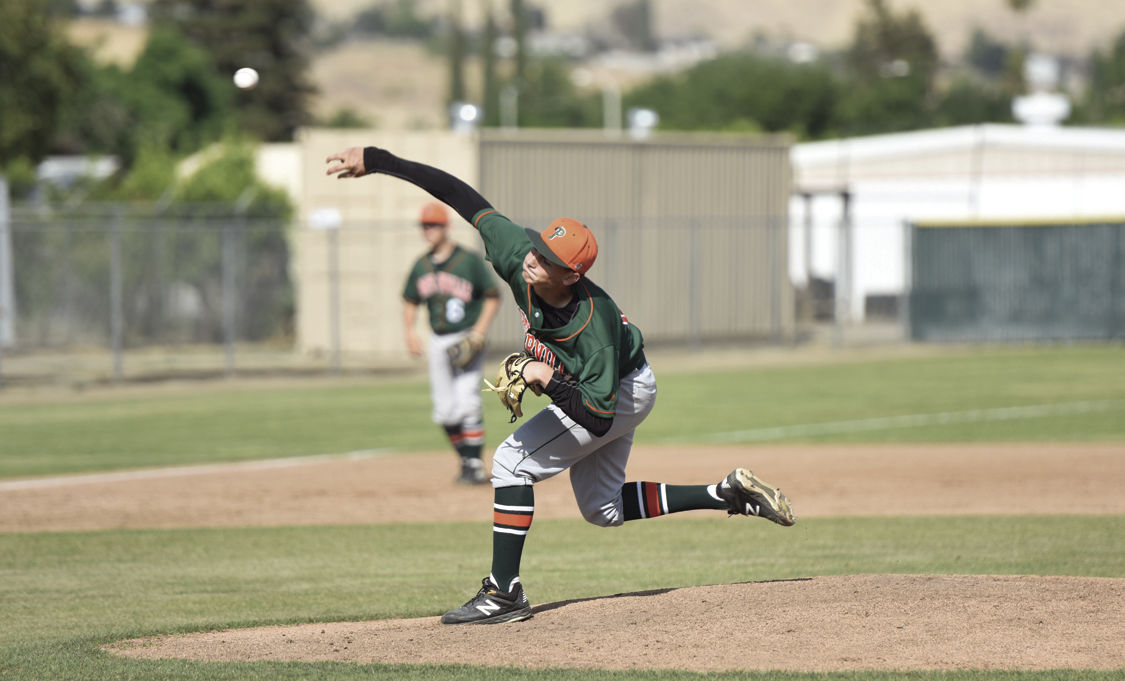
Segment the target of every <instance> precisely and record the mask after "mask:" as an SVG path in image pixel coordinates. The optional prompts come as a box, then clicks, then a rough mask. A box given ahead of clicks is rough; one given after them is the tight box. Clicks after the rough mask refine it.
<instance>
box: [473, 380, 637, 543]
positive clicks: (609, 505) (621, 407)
mask: <svg viewBox="0 0 1125 681" xmlns="http://www.w3.org/2000/svg"><path fill="white" fill-rule="evenodd" d="M655 404H656V377H655V376H654V375H653V373H652V369H651V368H649V366H648V364H645V365H644V366H643V367H641V368H640V369H637V370H636V371H634V372H633V373H631V374H629V375H628V376H625V377H624V378H622V379H621V383H620V384H619V386H618V390H617V413H616V414H615V415H614V417H613V426H612V427H611V428H610V429H609V432H608V433H606V434H605V435H603V436H601V437H595V436H594V435H592V434H591V433H590V431H588V430H586V429H585V428H583V427H582V426H580V425H578V424H577V423H575V422H574V420H573V419H571V418H570V417H569V416H567V415H566V414H564V413H563V411H562V409H559V408H558V407H557V406H555V405H554V404H551V405H549V406H548V407H547V408H545V409H543V410H542V411H540V412H539V413H538V414H536V415H535V416H533V417H531V419H529V420H528V421H527V422H526V423H524V424H523V425H522V426H520V427H519V429H517V430H516V432H514V433H512V434H511V435H509V436H508V438H507V439H506V440H504V442H503V443H501V444H500V446H499V447H498V448H497V449H496V453H495V455H493V457H492V486H493V487H513V486H515V485H532V484H534V483H536V482H539V481H540V480H546V479H547V478H550V477H552V476H555V475H558V474H559V473H561V472H563V471H564V470H566V469H568V468H569V469H570V486H571V487H572V488H573V489H574V498H575V500H576V501H577V502H578V508H579V509H581V511H582V517H584V518H585V519H586V520H587V521H589V522H591V523H593V524H595V525H602V526H606V527H610V526H615V525H620V524H621V523H623V522H625V518H624V514H623V512H622V508H621V486H622V485H623V484H625V464H627V463H628V462H629V452H630V450H631V449H632V448H633V433H634V432H635V431H636V429H637V426H639V425H640V424H641V422H642V421H644V420H645V417H647V416H648V415H649V413H650V412H651V411H652V408H653V406H655Z"/></svg>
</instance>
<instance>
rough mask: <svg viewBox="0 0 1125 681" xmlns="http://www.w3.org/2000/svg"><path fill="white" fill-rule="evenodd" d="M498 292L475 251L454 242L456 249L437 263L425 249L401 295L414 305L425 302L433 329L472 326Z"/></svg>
mask: <svg viewBox="0 0 1125 681" xmlns="http://www.w3.org/2000/svg"><path fill="white" fill-rule="evenodd" d="M497 295H499V290H498V289H497V288H496V283H495V281H494V280H493V278H492V273H491V272H489V271H488V265H486V264H485V263H484V260H482V259H481V257H480V256H479V255H477V254H476V253H472V252H470V251H466V250H465V249H463V248H461V247H460V246H455V247H454V249H453V253H452V254H451V255H450V256H449V257H448V258H446V259H445V260H444V261H442V262H440V263H437V264H435V263H434V261H433V258H432V257H431V254H429V253H426V254H425V255H423V256H422V257H420V258H418V260H416V261H415V262H414V267H412V268H411V270H410V274H408V275H407V277H406V286H405V287H403V290H402V297H403V299H405V300H406V301H408V302H411V303H414V304H415V305H418V304H421V303H425V304H426V309H427V310H428V311H429V313H430V328H432V329H433V330H434V333H453V332H454V331H464V330H465V329H468V328H471V327H472V326H473V324H476V323H477V319H479V318H480V312H481V308H482V307H484V299H485V298H488V297H495V296H497Z"/></svg>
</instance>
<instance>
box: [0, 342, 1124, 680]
mask: <svg viewBox="0 0 1125 681" xmlns="http://www.w3.org/2000/svg"><path fill="white" fill-rule="evenodd" d="M657 372H658V376H659V377H660V389H661V395H660V399H659V404H658V406H657V409H656V411H655V412H654V414H653V416H652V417H650V419H649V422H648V423H647V424H646V426H645V427H644V428H643V430H642V432H641V433H639V437H638V442H641V443H659V442H677V441H682V442H700V443H703V442H708V441H713V440H714V439H715V437H716V433H719V434H725V435H724V437H725V438H726V439H725V440H724V441H760V440H770V441H776V440H785V441H818V442H841V441H849V442H864V441H866V442H893V441H911V442H939V441H940V442H975V441H1010V442H1021V441H1059V442H1070V441H1102V442H1113V443H1123V444H1125V348H1121V347H1113V346H1109V347H1106V346H1103V347H1057V348H1018V349H995V350H987V351H984V350H982V351H980V352H974V353H966V352H963V351H957V352H952V351H951V352H949V353H941V352H937V353H934V355H933V356H928V357H925V358H918V359H898V360H893V361H868V362H854V361H852V362H841V363H832V362H828V363H821V364H818V365H816V366H812V365H804V366H802V365H794V366H789V367H773V368H747V367H731V368H728V369H726V370H723V371H712V372H707V373H698V372H685V371H678V370H676V367H668V368H667V369H666V370H665V369H662V368H661V367H660V366H657ZM426 390H427V389H426V386H425V384H424V383H423V382H421V381H388V382H371V383H370V384H364V385H355V384H348V385H346V386H341V387H332V386H325V385H323V384H321V383H317V384H312V385H310V386H307V387H302V386H301V385H296V386H292V387H289V388H287V389H285V390H279V389H276V388H271V389H250V388H240V387H238V386H237V385H230V384H227V383H215V384H214V385H211V386H201V387H198V388H196V389H192V390H190V391H181V392H169V393H166V394H165V393H161V392H154V393H152V394H147V395H144V396H143V397H139V396H133V397H128V398H125V397H122V398H115V397H114V396H113V395H112V394H102V395H91V396H88V397H81V398H71V397H67V398H66V399H60V400H59V401H58V402H47V401H43V400H37V401H36V402H35V403H34V404H32V403H28V404H20V403H12V402H7V403H5V404H4V405H3V406H0V477H3V478H13V477H20V476H34V475H52V474H59V473H76V472H85V471H103V470H113V469H122V468H135V467H149V466H167V465H182V464H188V463H203V462H215V461H237V460H250V459H259V458H273V457H280V456H306V455H313V454H323V453H336V452H347V451H354V450H362V449H375V448H389V449H395V450H400V451H423V450H428V451H432V450H435V449H441V448H442V446H443V445H442V441H441V439H440V433H439V432H438V430H437V428H436V427H435V426H433V425H432V424H431V423H429V420H428V412H429V408H428V395H427V392H426ZM487 404H488V405H489V407H488V409H489V411H488V414H487V419H488V423H489V425H490V427H491V428H492V429H494V430H496V431H499V430H502V429H503V428H504V427H505V425H506V419H505V418H503V416H502V415H501V413H500V408H499V405H497V404H492V403H491V402H488V403H487ZM1068 405H1069V406H1068ZM1012 409H1015V411H1012ZM956 414H960V415H961V416H951V415H956ZM942 415H945V416H942ZM825 424H829V425H825ZM841 424H843V425H841ZM847 424H852V425H847ZM857 424H858V425H857ZM781 427H784V428H788V429H789V430H779V431H776V432H775V431H771V430H770V429H778V428H781ZM3 494H4V493H3V492H2V491H0V503H2V502H3V500H4V497H3ZM3 512H5V510H4V509H2V508H0V513H3ZM730 528H731V525H730V524H729V523H726V522H725V521H724V520H721V519H716V520H711V519H677V518H667V519H662V520H660V521H656V522H650V523H635V524H629V525H626V526H625V527H623V528H620V529H618V530H614V531H606V530H600V529H598V528H593V527H591V526H589V525H587V524H585V523H583V522H581V521H580V520H543V521H538V520H537V521H536V525H535V531H534V532H533V533H532V535H531V536H530V538H529V551H528V555H527V558H526V559H525V563H524V564H525V569H526V570H528V571H534V572H535V573H536V575H537V579H536V583H535V587H534V593H532V597H533V599H534V601H535V602H537V603H547V602H551V601H555V600H563V599H571V598H583V597H591V596H598V595H608V594H613V593H621V592H630V591H638V590H642V589H651V588H662V587H680V586H693V585H701V584H721V583H730V582H737V581H747V580H768V579H781V578H788V577H797V576H816V575H831V574H855V573H886V572H894V573H961V574H1051V575H1074V576H1102V577H1125V541H1123V539H1122V537H1125V517H1122V516H1067V517H1051V516H1037V517H989V518H987V519H981V518H974V517H948V518H812V519H807V520H804V521H802V522H801V523H799V524H798V525H797V526H796V527H794V528H793V529H792V530H790V531H786V532H784V533H782V532H770V531H769V530H771V529H773V528H772V527H771V526H767V525H765V524H762V525H757V524H747V525H745V526H744V529H740V534H742V535H744V536H743V539H744V540H745V541H746V543H747V544H748V545H752V546H753V547H754V550H753V551H749V550H747V551H739V552H732V551H730V550H729V544H730V533H731V529H730ZM489 534H490V533H489V532H488V527H487V525H484V524H466V523H457V522H448V523H429V524H417V525H410V526H409V527H404V526H396V525H370V526H362V527H315V528H240V529H190V530H189V529H183V530H163V531H156V530H151V531H139V530H137V531H104V532H85V533H71V532H54V533H26V534H12V533H9V534H0V614H2V615H3V617H0V678H2V679H19V680H23V679H76V680H77V679H83V680H109V679H154V680H155V679H349V680H350V679H368V678H380V679H438V680H439V681H440V680H458V679H548V678H549V679H571V678H573V679H579V678H581V679H589V678H595V679H694V678H701V677H702V676H703V675H699V674H691V673H668V672H628V673H625V672H620V673H617V672H603V673H590V672H586V671H583V672H575V671H564V670H547V671H526V670H517V669H494V668H480V667H454V666H448V667H433V666H406V667H401V666H383V665H349V664H324V663H315V664H314V663H307V664H298V663H285V664H282V663H206V664H205V663H189V662H179V661H162V662H148V661H137V660H126V659H119V658H116V657H112V656H110V655H108V654H106V653H103V652H101V651H100V649H99V646H101V645H103V644H105V643H109V642H112V641H115V640H119V639H122V638H128V637H135V636H142V635H151V634H161V633H173V632H185V631H199V630H207V629H213V628H222V627H231V626H234V627H239V626H250V625H257V624H267V623H276V624H282V623H298V622H310V621H332V620H355V619H372V618H388V617H411V616H428V615H435V614H438V613H440V612H442V611H443V610H444V609H446V608H447V607H448V606H449V605H450V603H459V602H461V601H463V600H464V598H465V596H466V593H465V589H466V585H465V583H464V579H463V576H464V573H465V572H466V570H471V569H472V568H475V567H476V566H477V564H478V563H479V557H480V556H483V555H487V552H488V550H489V546H488V541H489ZM465 537H469V538H470V540H469V541H468V543H466V540H465ZM474 542H475V543H474ZM652 546H679V547H682V548H683V550H682V551H679V552H676V553H675V554H673V555H671V556H663V557H662V560H660V561H653V560H650V559H649V558H650V554H651V552H650V551H648V550H646V549H647V548H651V547H652ZM468 563H471V565H469V564H468ZM721 628H722V624H721V623H716V630H717V631H721ZM1123 675H1125V670H1118V671H1116V672H1080V671H1073V670H1061V671H1058V672H1036V673H1032V672H1019V673H1017V672H1003V673H1002V672H961V673H928V672H926V673H923V672H919V673H910V674H902V673H894V674H892V673H887V674H878V673H867V672H865V673H851V674H794V673H761V674H737V675H734V674H726V675H708V678H721V679H728V678H729V679H733V678H752V679H776V680H779V681H781V680H784V681H789V680H792V679H830V680H832V681H836V680H842V679H900V678H909V679H942V680H958V681H960V680H965V681H979V680H980V679H1012V680H1015V679H1020V680H1033V681H1046V680H1047V679H1099V680H1101V679H1120V678H1122V677H1123Z"/></svg>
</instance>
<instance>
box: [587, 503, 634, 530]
mask: <svg viewBox="0 0 1125 681" xmlns="http://www.w3.org/2000/svg"><path fill="white" fill-rule="evenodd" d="M582 517H583V518H585V519H586V522H588V523H590V524H591V525H597V526H598V527H617V526H619V525H621V524H623V523H624V522H625V514H624V513H622V511H621V504H620V503H608V504H603V505H601V506H597V507H593V508H588V509H587V508H584V509H582Z"/></svg>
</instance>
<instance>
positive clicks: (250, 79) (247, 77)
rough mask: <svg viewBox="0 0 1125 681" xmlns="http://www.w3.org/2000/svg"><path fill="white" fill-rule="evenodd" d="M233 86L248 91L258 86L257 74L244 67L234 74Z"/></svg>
mask: <svg viewBox="0 0 1125 681" xmlns="http://www.w3.org/2000/svg"><path fill="white" fill-rule="evenodd" d="M234 84H235V85H237V86H238V87H239V88H241V89H243V90H249V89H250V88H252V87H254V86H255V85H257V84H258V72H257V71H255V70H254V69H252V68H250V67H249V66H244V67H242V68H240V69H239V70H237V71H235V72H234Z"/></svg>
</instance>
